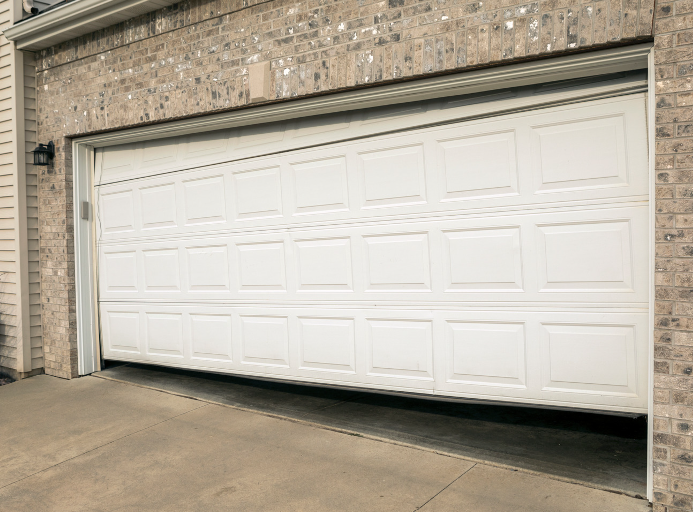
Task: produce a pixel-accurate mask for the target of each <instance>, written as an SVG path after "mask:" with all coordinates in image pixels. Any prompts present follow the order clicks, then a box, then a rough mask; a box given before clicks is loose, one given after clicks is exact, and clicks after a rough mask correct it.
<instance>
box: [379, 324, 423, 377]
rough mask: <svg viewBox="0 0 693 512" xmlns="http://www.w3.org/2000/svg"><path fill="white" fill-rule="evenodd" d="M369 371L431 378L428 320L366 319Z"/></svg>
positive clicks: (397, 375)
mask: <svg viewBox="0 0 693 512" xmlns="http://www.w3.org/2000/svg"><path fill="white" fill-rule="evenodd" d="M368 332H369V340H368V341H369V346H370V364H369V369H368V373H369V374H370V375H387V376H393V377H401V378H415V379H425V380H432V379H433V362H432V360H433V343H432V338H431V322H430V321H423V320H421V321H418V320H370V319H369V320H368Z"/></svg>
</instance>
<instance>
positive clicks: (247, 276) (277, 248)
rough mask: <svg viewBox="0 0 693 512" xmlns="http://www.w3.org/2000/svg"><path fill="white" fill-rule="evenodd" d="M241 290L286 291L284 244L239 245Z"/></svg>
mask: <svg viewBox="0 0 693 512" xmlns="http://www.w3.org/2000/svg"><path fill="white" fill-rule="evenodd" d="M236 247H238V278H239V282H240V287H241V290H249V291H261V290H281V291H283V290H286V270H285V264H284V243H283V242H266V243H249V244H238V245H237V246H236Z"/></svg>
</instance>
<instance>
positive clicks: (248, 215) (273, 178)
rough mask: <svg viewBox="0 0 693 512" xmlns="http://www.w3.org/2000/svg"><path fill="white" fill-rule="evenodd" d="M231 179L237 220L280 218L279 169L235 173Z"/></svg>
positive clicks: (280, 192)
mask: <svg viewBox="0 0 693 512" xmlns="http://www.w3.org/2000/svg"><path fill="white" fill-rule="evenodd" d="M233 179H234V184H235V190H236V216H237V217H238V218H239V219H256V218H261V217H277V216H281V214H282V191H281V181H280V178H279V167H269V168H267V169H256V170H251V171H240V172H236V173H234V174H233Z"/></svg>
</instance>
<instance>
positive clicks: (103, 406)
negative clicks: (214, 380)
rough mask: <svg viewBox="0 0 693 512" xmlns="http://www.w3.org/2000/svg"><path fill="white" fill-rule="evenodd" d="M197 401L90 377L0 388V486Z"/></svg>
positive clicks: (188, 408)
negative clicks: (0, 447)
mask: <svg viewBox="0 0 693 512" xmlns="http://www.w3.org/2000/svg"><path fill="white" fill-rule="evenodd" d="M201 405H203V402H199V401H197V400H191V399H188V398H182V397H177V396H173V395H167V394H163V393H160V392H157V391H153V390H147V389H141V388H136V387H133V386H128V385H125V384H120V383H117V382H111V381H107V380H103V379H97V378H95V377H84V378H80V379H75V380H72V381H67V380H62V379H58V378H55V377H49V376H47V375H40V376H37V377H32V378H30V379H26V380H22V381H19V382H14V383H12V384H7V385H5V386H0V446H2V449H0V487H3V486H5V485H8V484H10V483H11V482H15V481H17V480H20V479H22V478H25V477H27V476H28V475H31V474H33V473H35V472H37V471H40V470H43V469H46V468H48V467H51V466H53V465H55V464H58V463H60V462H63V461H65V460H68V459H70V458H72V457H75V456H77V455H80V454H82V453H84V452H86V451H88V450H92V449H94V448H97V447H99V446H102V445H104V444H105V443H108V442H111V441H114V440H116V439H119V438H122V437H123V436H126V435H128V434H131V433H133V432H137V431H138V430H141V429H143V428H147V427H150V426H152V425H155V424H157V423H160V422H161V421H164V420H167V419H170V418H172V417H174V416H177V415H179V414H182V413H185V412H188V411H191V410H193V409H195V408H197V407H200V406H201Z"/></svg>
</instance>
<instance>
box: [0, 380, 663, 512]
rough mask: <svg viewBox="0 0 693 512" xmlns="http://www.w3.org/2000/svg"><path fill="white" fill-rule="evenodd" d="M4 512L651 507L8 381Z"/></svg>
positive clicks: (432, 457)
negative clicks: (39, 511) (50, 511)
mask: <svg viewBox="0 0 693 512" xmlns="http://www.w3.org/2000/svg"><path fill="white" fill-rule="evenodd" d="M0 447H1V449H0V511H12V512H21V511H36V510H56V511H73V510H74V511H77V510H99V511H111V510H112V511H126V510H167V511H171V510H186V511H193V510H204V511H214V510H238V511H260V510H263V511H264V510H267V511H330V510H339V511H351V510H354V511H363V510H375V511H415V510H422V511H425V512H432V511H473V512H486V511H489V512H491V511H493V512H505V511H517V512H520V511H527V512H530V511H531V512H543V511H547V512H548V511H551V512H563V511H565V512H581V511H590V512H595V511H609V512H621V511H623V512H626V511H627V512H638V511H646V510H650V509H649V507H648V504H647V502H646V501H644V500H639V499H636V498H631V497H628V496H624V495H619V494H615V493H610V492H605V491H600V490H596V489H592V488H589V487H583V486H580V485H575V484H570V483H565V482H561V481H557V480H553V479H549V478H546V477H543V476H537V475H533V474H530V473H527V472H522V471H512V470H508V469H501V468H498V467H493V466H490V465H485V464H480V463H473V462H470V461H466V460H463V459H461V458H455V457H451V456H447V455H440V454H437V453H434V452H432V451H427V450H419V449H416V448H412V447H405V446H401V445H397V444H394V443H388V442H382V441H377V440H373V439H369V438H365V437H360V436H357V435H347V434H344V433H340V432H335V431H332V430H328V429H324V428H319V427H317V426H315V425H311V424H309V423H306V422H300V421H296V420H292V419H282V418H277V417H270V416H267V415H264V414H261V413H255V412H247V411H242V410H238V409H234V408H232V407H226V406H223V405H214V404H210V403H208V402H205V401H201V400H194V399H190V398H184V397H180V396H174V395H171V394H167V393H162V392H159V391H156V390H152V389H145V388H142V387H137V386H133V385H130V384H126V383H121V382H114V381H109V380H104V379H100V378H97V377H83V378H80V379H76V380H72V381H65V380H60V379H56V378H53V377H48V376H39V377H33V378H31V379H27V380H24V381H21V382H17V383H13V384H9V385H6V386H2V387H0Z"/></svg>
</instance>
